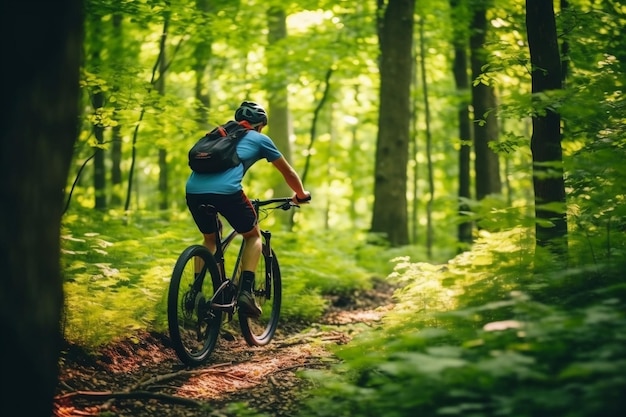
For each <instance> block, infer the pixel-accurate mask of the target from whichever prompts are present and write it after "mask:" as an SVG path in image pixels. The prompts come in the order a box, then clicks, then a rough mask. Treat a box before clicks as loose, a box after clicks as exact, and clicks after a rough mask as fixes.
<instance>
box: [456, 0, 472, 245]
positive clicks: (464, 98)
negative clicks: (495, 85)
mask: <svg viewBox="0 0 626 417" xmlns="http://www.w3.org/2000/svg"><path fill="white" fill-rule="evenodd" d="M450 7H451V8H452V9H453V12H454V11H455V10H458V9H459V8H460V7H461V6H460V5H459V0H451V1H450ZM462 16H463V14H462V13H456V17H455V19H454V26H455V28H456V31H455V38H454V60H453V66H452V70H453V73H454V81H455V84H456V90H457V93H458V96H459V97H460V102H459V106H458V113H457V114H458V123H459V140H460V142H461V148H460V150H459V216H460V218H461V219H463V218H464V217H467V215H466V214H465V213H467V212H469V210H470V208H469V205H468V204H467V203H465V201H467V200H469V199H471V198H472V195H471V181H470V166H471V163H470V161H471V158H470V157H471V151H472V149H471V145H470V143H471V141H472V126H471V124H470V111H469V104H470V103H469V88H470V84H469V76H468V57H467V39H468V37H467V25H466V22H465V21H464V20H462V19H463V18H462ZM459 28H460V29H459ZM457 236H458V240H459V243H462V244H470V243H472V241H473V239H472V222H471V221H461V222H460V223H459V227H458V231H457Z"/></svg>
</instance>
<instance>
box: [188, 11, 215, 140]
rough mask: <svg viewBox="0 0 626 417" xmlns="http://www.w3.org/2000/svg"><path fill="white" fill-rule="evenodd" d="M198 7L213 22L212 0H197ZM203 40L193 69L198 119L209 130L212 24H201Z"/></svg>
mask: <svg viewBox="0 0 626 417" xmlns="http://www.w3.org/2000/svg"><path fill="white" fill-rule="evenodd" d="M196 8H197V9H198V12H199V13H201V14H203V15H204V16H205V18H206V19H207V20H208V22H211V21H212V20H210V17H209V12H210V11H211V4H210V0H196ZM200 29H201V30H199V32H200V33H201V35H202V37H201V38H200V39H201V40H202V41H201V42H198V44H197V45H196V46H195V48H194V51H193V70H194V74H195V87H194V89H195V94H194V96H195V98H196V100H198V103H199V105H198V108H197V112H196V121H197V122H198V124H199V126H200V128H201V129H202V130H207V131H208V130H209V127H210V125H211V124H210V123H209V120H208V119H209V112H208V109H209V108H210V107H211V96H210V95H209V91H210V89H209V83H208V80H207V76H206V75H205V71H206V69H207V66H208V64H209V59H210V58H211V55H212V54H213V49H212V48H213V35H212V33H211V25H210V24H204V23H202V25H201V28H200Z"/></svg>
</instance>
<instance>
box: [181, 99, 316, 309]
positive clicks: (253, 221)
mask: <svg viewBox="0 0 626 417" xmlns="http://www.w3.org/2000/svg"><path fill="white" fill-rule="evenodd" d="M235 120H236V121H238V122H239V123H241V124H243V125H244V126H246V127H248V128H250V130H249V131H248V133H246V135H245V136H244V137H243V138H242V139H241V140H240V142H239V143H238V144H237V155H238V156H239V158H240V159H241V161H242V163H241V164H239V165H238V166H236V167H234V168H230V169H228V170H226V171H224V172H220V173H215V174H198V173H196V172H193V171H192V173H191V175H190V176H189V178H188V180H187V184H186V187H185V191H186V200H187V207H188V208H189V211H190V212H191V215H192V216H193V219H194V222H195V223H196V225H197V226H198V229H199V230H200V232H201V233H202V235H203V237H204V242H203V244H204V246H206V247H207V249H209V251H211V253H215V250H216V246H215V245H216V235H215V232H216V230H215V223H214V222H211V219H210V217H209V215H208V214H207V213H206V210H205V209H203V208H201V205H206V204H210V205H212V206H215V208H216V209H217V211H218V212H219V213H220V214H221V215H222V217H224V218H225V219H226V220H227V221H228V223H229V224H230V225H231V226H232V227H233V229H235V230H236V231H237V232H238V233H240V234H241V235H242V236H243V239H244V242H245V245H244V250H243V255H242V259H241V270H242V273H241V277H240V282H239V285H240V286H241V291H240V293H239V294H240V295H239V299H238V305H239V309H240V310H241V311H243V312H244V313H246V314H249V315H251V316H259V315H261V313H262V311H261V307H260V306H259V305H258V304H257V302H256V300H255V299H254V295H253V294H254V292H253V288H254V278H255V277H254V271H256V268H257V265H258V263H259V259H260V257H261V250H262V242H261V232H260V229H259V225H258V223H257V213H256V212H255V211H254V209H253V207H252V204H251V203H250V200H249V199H248V197H247V196H246V194H245V192H244V191H243V186H242V184H241V182H242V180H243V177H244V175H245V173H246V172H247V171H248V169H249V168H250V167H251V166H252V165H253V164H254V163H255V162H256V161H258V160H260V159H266V160H267V161H268V162H271V163H272V164H273V165H274V167H275V168H276V169H277V170H278V171H279V172H280V173H281V174H282V176H283V178H284V179H285V182H286V183H287V185H288V186H289V187H290V188H291V189H292V190H293V191H294V193H295V194H294V196H293V200H294V202H296V203H304V202H307V201H309V200H310V199H311V194H310V193H309V192H308V191H306V190H305V189H304V186H303V185H302V180H301V179H300V176H299V175H298V173H297V172H296V171H295V170H294V169H293V168H292V166H291V165H290V164H289V162H287V160H286V159H285V157H284V156H283V155H282V154H281V153H280V151H279V150H278V149H277V148H276V145H274V142H273V141H272V140H271V139H270V138H269V137H268V136H267V135H265V134H263V133H261V131H262V130H263V128H264V127H265V126H266V125H267V113H266V111H265V109H264V108H263V107H262V106H261V105H259V104H257V103H255V102H252V101H244V102H243V103H241V105H240V106H239V108H237V110H236V111H235Z"/></svg>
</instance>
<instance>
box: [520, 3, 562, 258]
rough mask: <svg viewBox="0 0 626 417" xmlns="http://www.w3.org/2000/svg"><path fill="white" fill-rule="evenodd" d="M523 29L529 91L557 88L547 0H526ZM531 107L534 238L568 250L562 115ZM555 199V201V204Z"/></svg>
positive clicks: (556, 62) (542, 244) (556, 250)
mask: <svg viewBox="0 0 626 417" xmlns="http://www.w3.org/2000/svg"><path fill="white" fill-rule="evenodd" d="M526 30H527V33H528V46H529V49H530V62H531V65H532V72H531V74H532V94H533V98H535V97H537V95H539V94H548V95H549V94H550V92H551V91H554V90H559V89H561V88H562V83H561V81H562V78H561V68H562V67H561V57H560V54H559V46H558V40H557V33H556V23H555V19H554V6H553V4H552V2H546V1H543V0H526ZM533 103H535V104H537V105H541V108H534V115H533V133H532V138H531V141H530V148H531V151H532V157H533V170H534V174H533V186H534V190H535V217H536V227H535V230H536V240H537V245H538V246H540V247H547V248H548V249H549V250H550V251H552V252H553V253H554V254H556V255H563V256H564V255H566V253H567V218H566V211H565V181H564V179H563V154H562V149H561V117H560V115H559V113H557V112H555V111H554V110H553V109H552V108H551V107H550V106H547V105H545V104H540V103H539V102H538V100H533ZM555 203H556V204H555Z"/></svg>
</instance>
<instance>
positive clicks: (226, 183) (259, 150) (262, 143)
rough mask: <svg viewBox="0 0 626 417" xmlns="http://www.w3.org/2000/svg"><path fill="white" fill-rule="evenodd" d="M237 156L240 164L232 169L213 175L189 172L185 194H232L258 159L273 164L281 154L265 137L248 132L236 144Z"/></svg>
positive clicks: (252, 131)
mask: <svg viewBox="0 0 626 417" xmlns="http://www.w3.org/2000/svg"><path fill="white" fill-rule="evenodd" d="M237 155H238V156H239V159H241V161H242V163H241V164H239V165H237V166H236V167H234V168H230V169H228V170H226V171H224V172H218V173H215V174H199V173H197V172H193V171H192V172H191V175H189V178H188V179H187V185H186V186H185V191H186V193H187V194H207V193H212V194H233V193H236V192H238V191H240V190H241V189H242V188H243V187H242V185H241V181H242V180H243V176H244V174H245V173H246V171H248V169H249V168H250V167H251V166H252V165H254V163H255V162H256V161H258V160H260V159H264V158H265V159H266V160H267V161H268V162H273V161H275V160H277V159H278V158H280V157H281V156H282V154H281V153H280V151H279V150H278V148H276V145H274V142H272V139H270V138H269V137H268V136H267V135H264V134H263V133H259V132H257V131H256V130H250V131H249V132H248V133H246V135H245V136H244V137H243V138H241V140H240V141H239V143H238V144H237Z"/></svg>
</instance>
